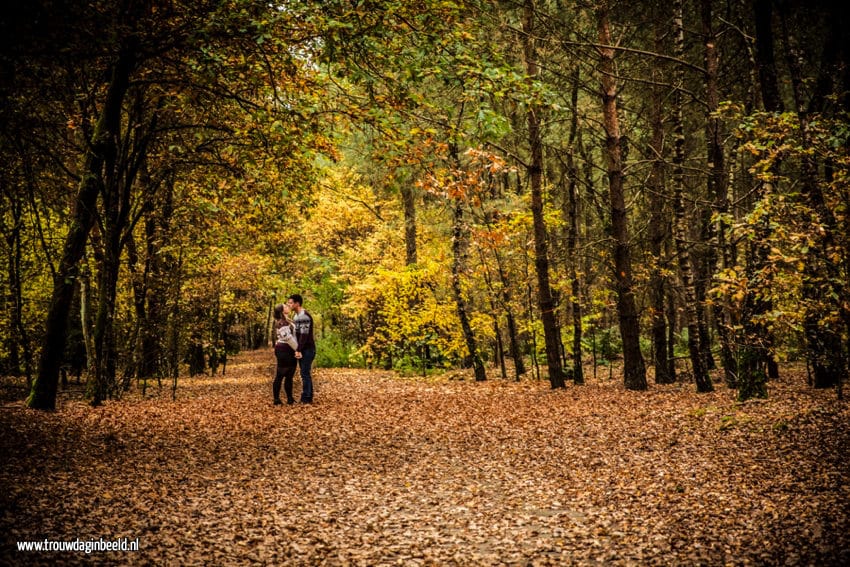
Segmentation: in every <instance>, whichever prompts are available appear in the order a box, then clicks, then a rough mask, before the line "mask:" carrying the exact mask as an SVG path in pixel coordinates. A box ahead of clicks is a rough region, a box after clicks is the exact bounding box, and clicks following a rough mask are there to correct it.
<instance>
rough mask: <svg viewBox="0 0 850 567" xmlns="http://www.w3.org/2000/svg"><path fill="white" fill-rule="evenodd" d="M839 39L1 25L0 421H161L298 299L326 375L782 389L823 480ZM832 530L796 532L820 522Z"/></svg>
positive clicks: (284, 25)
mask: <svg viewBox="0 0 850 567" xmlns="http://www.w3.org/2000/svg"><path fill="white" fill-rule="evenodd" d="M847 20H848V17H847V15H846V10H841V9H839V7H838V3H833V2H832V1H828V0H819V1H816V2H803V1H796V0H755V1H746V0H673V1H672V2H667V1H651V0H647V1H642V2H617V1H615V0H589V1H586V2H585V1H582V2H560V1H544V0H524V1H519V0H517V1H477V0H471V1H434V0H425V1H418V2H407V1H391V0H387V1H380V0H376V1H355V0H351V1H342V0H334V1H326V2H304V1H298V0H294V1H286V2H280V3H274V2H258V1H255V0H225V1H213V0H200V1H192V2H184V1H180V0H172V1H152V0H120V1H117V2H116V1H98V0H95V1H92V2H52V1H47V0H36V1H32V2H27V3H24V4H23V5H20V6H15V7H12V8H9V9H8V10H6V11H5V12H4V14H3V15H2V16H0V101H2V104H0V163H2V166H0V186H1V187H2V196H0V199H2V200H0V213H2V214H0V232H2V239H0V258H2V268H0V293H2V296H0V301H2V304H3V309H2V311H0V387H2V391H3V398H4V400H7V401H8V400H18V402H17V403H18V406H20V405H21V404H22V402H23V400H26V401H25V404H26V406H27V407H29V408H33V409H38V410H53V409H56V408H57V406H59V409H60V410H62V407H61V401H62V400H76V399H77V398H79V397H81V398H82V399H84V400H85V402H86V403H87V404H89V405H91V406H95V407H97V406H102V405H104V403H105V402H107V401H109V403H107V404H106V406H107V407H108V406H109V405H110V404H111V403H113V402H115V403H118V401H119V400H121V399H122V398H125V400H124V401H128V403H130V402H132V403H136V402H138V401H139V400H148V399H150V400H155V401H156V403H157V404H166V403H168V398H171V399H179V398H180V396H181V385H188V386H190V387H189V388H188V391H187V395H188V392H189V391H192V390H193V389H194V388H196V387H197V380H199V379H200V378H197V379H195V380H196V381H195V382H192V380H193V378H192V377H199V376H200V377H215V376H222V375H224V376H227V375H228V373H229V372H230V369H229V367H228V362H231V363H232V362H233V361H234V357H237V355H238V356H239V357H245V356H254V355H253V354H251V353H248V354H246V351H253V350H255V349H260V348H262V349H267V348H268V340H269V331H270V325H271V313H272V308H273V306H274V305H275V304H276V303H278V302H280V301H282V300H284V299H285V298H286V297H287V296H288V295H289V294H290V293H296V292H297V293H301V294H303V295H304V297H305V307H306V308H307V309H308V310H309V311H310V312H311V313H312V314H313V316H314V318H315V321H316V335H317V339H318V351H317V356H318V357H317V359H316V366H317V367H319V368H321V369H328V368H343V367H350V368H354V369H358V372H360V373H358V374H357V376H360V377H362V376H368V375H369V374H368V371H371V370H375V371H377V370H380V371H382V372H383V371H387V370H390V371H396V372H397V373H400V374H402V375H404V376H408V377H411V376H416V377H431V376H438V377H439V376H440V375H442V374H444V373H446V372H449V373H455V374H449V376H455V377H463V378H465V377H468V378H470V379H473V380H474V381H476V382H492V381H494V380H500V381H502V382H513V381H516V382H520V384H523V383H528V384H533V387H535V388H537V387H538V386H539V384H545V385H546V387H547V388H551V389H553V390H556V391H560V390H563V389H568V390H572V389H573V388H574V386H581V385H585V384H586V386H587V388H588V389H592V388H597V387H600V384H601V383H616V384H617V385H618V386H619V388H620V389H619V390H618V391H619V392H620V394H622V395H623V396H624V397H623V398H622V400H623V402H622V403H624V404H629V406H628V407H629V408H630V409H634V408H636V407H640V405H641V404H642V403H644V401H643V400H642V398H640V396H639V394H638V395H636V396H632V394H631V392H629V391H637V392H642V391H644V390H647V389H649V390H653V389H661V391H662V392H667V391H674V390H673V388H680V387H681V388H686V389H687V391H688V392H691V393H696V394H705V395H706V396H717V395H718V392H717V390H720V393H721V395H722V396H723V397H722V399H725V400H734V401H737V402H739V403H742V404H743V403H746V402H748V400H760V399H765V398H767V399H770V395H771V391H772V389H774V388H780V384H783V385H782V386H781V388H783V389H787V388H788V387H790V386H789V384H796V385H798V386H801V387H802V388H803V391H805V390H807V389H811V396H812V397H811V398H810V399H811V400H817V401H818V403H817V404H815V406H817V407H824V408H825V407H826V406H818V404H827V405H829V407H830V408H831V409H829V410H827V409H823V411H824V412H826V413H825V414H824V415H827V414H828V416H829V418H828V419H827V418H824V420H823V421H822V422H818V420H817V415H819V414H818V413H817V411H818V410H815V409H813V410H812V412H809V413H806V416H807V417H806V419H807V420H808V419H814V420H815V424H816V425H815V426H814V427H815V429H817V428H823V430H822V431H820V432H819V434H822V435H826V436H827V437H828V438H829V440H830V441H829V446H830V447H833V448H835V451H836V452H833V453H831V455H832V456H835V455H840V454H841V453H842V452H844V451H846V449H847V445H846V440H847V436H846V407H845V406H844V405H842V402H841V400H842V399H843V392H842V385H843V382H844V381H845V380H846V377H847V373H848V361H849V360H850V219H848V208H850V183H849V182H848V173H849V172H850V121H848V116H850V115H848V112H849V111H850V35H848V34H847V33H846V30H847V29H848V27H847V26H848V23H850V22H848V21H847ZM236 360H245V359H244V358H236ZM361 371H362V372H361ZM259 372H261V373H262V372H265V370H264V369H263V370H260V371H259ZM269 372H270V371H269ZM375 375H376V376H377V375H379V373H376V374H375ZM380 375H381V376H383V374H380ZM441 384H442V382H441ZM188 386H187V387H188ZM488 387H493V386H488ZM512 387H513V386H512ZM794 387H796V386H794ZM511 391H513V390H511ZM675 391H677V392H678V391H679V390H678V389H676V390H675ZM783 391H785V390H783ZM68 392H72V393H71V394H69V393H68ZM77 392H81V393H80V395H79V396H78V395H77ZM163 392H167V393H168V395H167V396H164V395H163ZM712 392H714V393H712ZM794 392H797V390H794ZM240 395H242V394H240ZM582 395H583V394H582ZM591 395H592V394H591ZM645 395H647V396H649V395H650V394H649V393H646V394H645ZM797 395H798V393H795V394H794V396H797ZM799 395H802V394H799ZM794 396H791V397H787V396H786V397H784V398H783V399H785V400H792V401H789V402H788V403H789V404H791V405H789V406H785V405H782V406H780V407H781V408H784V409H782V410H781V411H785V410H786V409H788V408H790V407H793V404H794V403H795V402H793V400H795V399H796V397H794ZM318 397H321V392H320V393H319V394H318ZM712 399H713V398H712ZM807 399H809V398H807ZM57 400H59V402H60V403H57ZM134 400H135V401H134ZM687 400H691V398H687ZM69 403H70V402H69ZM693 403H699V402H691V401H687V402H682V404H683V407H682V408H681V411H684V412H687V411H691V410H692V407H693V406H692V404H693ZM713 403H714V402H711V403H709V402H705V403H704V404H702V407H703V408H704V409H703V410H702V411H709V412H710V411H711V410H705V408H711V407H715V406H713V405H712V404H713ZM717 403H720V402H717ZM777 403H779V402H777ZM833 403H836V404H839V405H833ZM685 406H687V407H685ZM74 407H76V406H74ZM756 407H758V406H756ZM101 409H103V408H101ZM74 411H83V410H82V409H79V408H77V409H74ZM90 411H96V410H90ZM623 411H625V410H623ZM677 411H678V410H677ZM730 411H731V410H730ZM788 411H791V410H790V409H788ZM15 415H19V414H17V413H16V414H15ZM49 415H52V414H42V413H39V412H35V413H26V412H25V413H21V414H20V415H19V417H20V419H22V420H24V422H27V423H29V425H27V426H26V427H24V426H21V427H23V429H24V430H27V431H31V432H32V431H34V430H30V429H28V428H29V427H31V426H32V427H35V425H34V424H35V423H36V422H38V420H40V419H46V420H48V421H49V420H52V419H55V418H54V417H47V416H49ZM39 416H42V417H39ZM813 416H814V417H813ZM433 419H434V420H439V419H441V417H440V415H437V414H435V415H434V416H433ZM789 419H790V418H789ZM782 420H785V418H781V419H780V421H782ZM765 423H767V422H765ZM782 423H786V421H782ZM806 423H809V422H808V421H806ZM19 425H20V424H19ZM774 425H775V424H774ZM92 427H95V428H96V427H97V426H96V425H92ZM765 427H768V428H769V427H770V425H769V424H768V425H765ZM785 427H787V423H786V425H785ZM78 433H79V432H78ZM4 435H5V434H4ZM39 435H40V434H39ZM11 438H12V437H10V439H11ZM37 438H38V439H41V437H38V436H37ZM74 438H76V437H74ZM28 442H29V443H33V444H34V445H33V446H39V445H40V443H41V442H39V441H37V440H35V441H34V440H32V439H30V441H28ZM845 454H846V453H845ZM836 462H837V461H836ZM836 470H837V471H839V472H836V471H833V473H835V474H836V475H838V476H837V477H836V478H839V477H840V478H844V479H845V480H846V476H843V475H845V473H846V472H847V471H846V470H845V469H841V468H840V467H838V469H836ZM827 484H829V483H827ZM829 486H833V485H832V484H829ZM830 490H831V489H830ZM833 505H834V506H837V507H838V508H840V505H838V504H836V503H835V502H832V503H831V504H830V506H833ZM830 509H831V510H832V508H830ZM830 513H832V514H833V516H832V517H833V518H834V523H833V524H831V525H832V527H829V528H819V529H821V532H819V533H821V535H823V533H827V534H832V533H833V532H832V531H831V530H832V529H833V528H834V527H835V526H840V525H843V526H845V527H846V525H847V524H846V522H847V517H846V508H845V509H844V510H838V511H835V510H833V511H832V512H830ZM842 522H843V523H842ZM824 530H825V531H824ZM818 537H820V536H818ZM824 549H826V551H824V550H821V551H818V552H817V553H815V554H814V555H811V556H810V557H817V558H819V559H821V560H826V561H828V560H830V559H834V558H836V557H838V556H837V555H835V554H834V552H833V551H830V549H831V548H829V549H827V548H824ZM818 553H819V554H820V555H818ZM651 555H652V554H651V553H650V554H649V556H651ZM711 557H713V558H716V556H711ZM777 557H778V556H777ZM836 560H837V559H836Z"/></svg>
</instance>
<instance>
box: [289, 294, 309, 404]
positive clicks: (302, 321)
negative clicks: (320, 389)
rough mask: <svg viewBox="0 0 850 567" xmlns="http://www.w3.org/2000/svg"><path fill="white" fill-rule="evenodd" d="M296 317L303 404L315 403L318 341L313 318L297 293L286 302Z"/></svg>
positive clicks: (296, 352) (297, 353)
mask: <svg viewBox="0 0 850 567" xmlns="http://www.w3.org/2000/svg"><path fill="white" fill-rule="evenodd" d="M286 302H287V304H288V305H289V307H290V309H292V312H293V313H295V317H294V318H293V319H292V322H293V323H295V337H296V339H297V340H298V348H297V349H296V351H295V358H296V359H298V367H299V368H300V370H301V403H302V404H311V403H313V376H312V375H311V374H310V371H311V367H312V366H313V359H314V358H316V341H315V339H314V338H313V317H312V315H310V314H309V313H308V312H307V310H306V309H304V307H302V304H303V303H304V299H303V298H302V297H301V296H300V295H299V294H297V293H293V294H292V295H290V296H289V299H288V300H287V301H286Z"/></svg>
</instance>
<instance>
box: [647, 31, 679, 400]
mask: <svg viewBox="0 0 850 567" xmlns="http://www.w3.org/2000/svg"><path fill="white" fill-rule="evenodd" d="M664 19H665V18H662V17H660V15H658V16H656V18H655V20H656V26H655V50H656V51H657V52H658V53H663V52H664V45H663V43H664V42H663V39H662V38H663V37H664V33H665V31H666V29H664V28H663V27H662V25H663V23H664ZM660 79H661V73H660V71H659V70H657V69H653V80H654V81H655V82H656V83H660V82H661V81H660ZM663 100H664V98H663V92H662V89H661V88H660V87H655V88H653V93H652V106H651V108H650V113H651V114H650V123H651V126H652V139H651V142H650V155H651V156H652V157H653V162H652V169H651V170H650V173H649V183H648V192H649V209H650V210H649V227H648V231H649V254H650V256H651V260H650V261H651V262H652V271H651V272H650V276H649V294H650V302H651V309H652V355H653V366H655V383H656V384H672V383H673V382H675V375H673V374H671V373H670V362H669V360H668V352H667V320H666V317H665V313H666V309H665V306H666V302H665V295H666V294H665V288H666V277H665V276H664V272H665V271H666V270H667V266H666V261H665V259H664V255H663V249H664V241H665V240H667V238H668V235H669V229H668V226H669V224H670V221H669V219H668V214H669V213H668V212H667V209H666V207H665V206H664V202H665V200H666V199H667V188H666V183H665V169H666V168H665V158H664V103H663Z"/></svg>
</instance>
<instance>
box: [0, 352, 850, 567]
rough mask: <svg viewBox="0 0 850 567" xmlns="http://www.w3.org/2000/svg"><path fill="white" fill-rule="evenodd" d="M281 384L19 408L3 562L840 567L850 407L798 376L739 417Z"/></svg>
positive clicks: (259, 360)
mask: <svg viewBox="0 0 850 567" xmlns="http://www.w3.org/2000/svg"><path fill="white" fill-rule="evenodd" d="M271 375H272V364H271V355H270V354H269V353H268V351H257V352H252V353H246V354H243V355H240V356H239V357H237V358H236V359H235V360H233V361H232V363H231V364H230V365H229V367H228V369H227V375H226V376H225V377H222V376H215V377H210V376H201V377H195V378H186V379H181V382H180V384H179V388H178V390H177V400H176V401H172V400H171V399H170V390H168V389H167V388H163V389H162V391H158V390H157V389H156V388H152V389H149V390H148V393H149V394H151V393H152V394H154V395H153V396H152V397H151V396H150V395H149V396H148V397H147V398H146V399H142V398H141V397H140V396H139V395H138V394H137V393H133V392H131V393H130V394H128V395H127V396H126V397H125V398H124V399H122V400H120V401H111V402H108V403H106V404H105V405H104V406H103V407H100V408H96V409H92V408H90V407H89V406H87V405H86V404H85V403H84V402H83V401H82V400H80V399H75V398H74V397H73V396H70V397H69V396H68V395H67V394H63V395H61V396H60V404H59V409H58V410H57V411H56V412H51V413H45V412H37V411H33V410H26V409H23V407H22V406H23V404H22V403H21V402H14V403H12V402H9V403H5V404H4V406H3V408H2V409H1V410H0V428H2V449H1V450H0V454H2V461H3V462H2V467H1V468H0V509H2V512H0V527H2V534H3V542H2V548H0V563H3V564H29V565H31V564H54V565H55V564H83V563H90V562H97V563H104V564H122V565H125V564H126V565H146V564H173V565H198V564H221V565H227V564H235V565H239V564H327V565H399V564H401V565H433V564H440V565H443V564H462V565H465V564H476V565H477V564H483V565H490V564H493V565H502V564H507V565H519V564H522V565H548V564H577V565H600V564H604V565H655V564H657V565H696V564H704V565H723V564H735V565H747V564H751V565H766V564H767V565H780V564H781V565H796V564H800V565H812V564H814V565H847V564H850V459H848V458H847V457H848V454H850V410H848V404H847V402H841V401H838V400H836V396H835V392H834V391H833V390H827V391H822V390H812V389H810V388H809V387H808V386H807V384H806V382H805V371H804V370H803V371H802V372H801V371H799V370H793V369H789V370H786V371H785V372H783V376H782V379H781V380H780V381H778V382H771V383H770V385H769V390H770V398H769V399H767V400H761V401H751V402H748V403H745V404H738V403H736V402H735V396H734V392H732V391H730V390H728V389H726V388H724V387H723V386H722V385H720V386H719V388H718V390H717V391H716V392H713V393H710V394H696V393H695V392H694V387H693V385H692V384H675V385H670V386H656V385H653V386H651V387H650V390H649V391H647V392H633V391H627V390H625V389H624V387H623V385H622V380H618V379H614V380H611V381H609V380H607V379H600V380H594V379H591V380H589V383H588V384H587V385H585V386H580V387H576V386H572V385H570V386H568V388H567V389H566V390H558V391H553V390H550V389H549V387H548V386H549V385H548V382H546V381H533V380H527V381H522V382H519V383H517V382H506V381H504V380H500V379H495V378H494V379H490V380H488V381H486V382H482V383H476V382H473V381H471V380H469V379H468V378H467V379H464V380H459V379H457V378H458V374H453V375H452V376H453V379H450V378H449V377H446V376H443V377H439V378H428V379H425V378H400V377H398V376H396V375H395V374H392V373H387V372H381V371H366V370H355V369H324V368H321V369H318V370H317V371H316V379H315V383H316V403H315V404H314V405H312V406H303V405H295V406H278V407H275V406H273V405H272V403H271V392H270V389H271ZM605 378H607V373H605ZM297 391H298V384H297V383H296V392H297ZM125 537H126V538H129V539H130V540H131V541H132V540H135V539H136V538H138V539H139V542H140V550H139V551H137V552H113V551H109V552H106V551H104V552H93V553H92V554H89V555H87V554H85V553H79V552H78V553H74V552H22V551H17V550H16V542H18V541H33V540H43V539H44V538H47V539H50V540H64V541H74V540H76V539H83V540H88V539H95V540H97V539H100V538H104V539H107V540H108V539H115V538H125Z"/></svg>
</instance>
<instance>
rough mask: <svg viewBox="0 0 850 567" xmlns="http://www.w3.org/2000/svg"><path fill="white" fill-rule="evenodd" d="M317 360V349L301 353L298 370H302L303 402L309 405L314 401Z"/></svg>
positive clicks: (309, 349)
mask: <svg viewBox="0 0 850 567" xmlns="http://www.w3.org/2000/svg"><path fill="white" fill-rule="evenodd" d="M314 358H316V349H314V348H308V349H306V350H303V351H301V358H300V359H299V360H298V368H299V369H300V370H301V401H302V402H303V403H307V404H309V403H310V402H312V401H313V375H312V374H311V370H312V367H313V359H314Z"/></svg>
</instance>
